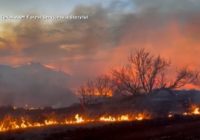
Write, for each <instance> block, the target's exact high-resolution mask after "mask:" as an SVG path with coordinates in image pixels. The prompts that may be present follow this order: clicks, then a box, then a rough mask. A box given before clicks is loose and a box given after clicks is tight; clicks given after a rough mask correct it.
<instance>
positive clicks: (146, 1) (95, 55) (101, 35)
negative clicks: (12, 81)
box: [0, 0, 200, 87]
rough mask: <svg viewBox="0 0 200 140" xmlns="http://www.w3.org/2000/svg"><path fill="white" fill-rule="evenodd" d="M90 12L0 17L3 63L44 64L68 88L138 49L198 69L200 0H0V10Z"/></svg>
mask: <svg viewBox="0 0 200 140" xmlns="http://www.w3.org/2000/svg"><path fill="white" fill-rule="evenodd" d="M27 14H29V15H48V16H60V15H88V19H87V20H67V21H64V22H63V21H62V22H59V21H58V22H55V21H53V22H44V21H43V20H31V21H30V20H22V21H19V20H17V21H16V20H15V21H14V20H11V21H5V20H4V21H2V20H1V21H0V63H1V64H6V65H10V66H11V67H13V68H14V67H16V66H20V65H24V64H26V63H28V62H37V63H41V64H42V65H44V66H45V67H48V68H50V69H56V70H62V71H64V72H66V73H67V74H69V75H70V76H71V78H70V83H69V85H70V87H77V86H78V85H79V84H81V83H83V81H85V80H87V79H88V78H92V77H95V76H96V75H99V74H102V73H105V72H107V71H109V69H110V68H113V67H116V66H118V65H122V64H124V63H126V62H127V56H128V54H129V53H130V52H131V51H132V50H134V49H135V48H141V47H143V48H147V49H149V50H151V51H152V52H153V53H156V54H158V53H159V54H161V55H162V56H163V57H166V58H167V59H170V60H171V62H172V64H173V66H174V68H176V67H178V66H183V65H186V66H189V65H190V66H192V67H196V68H200V61H199V54H200V46H199V45H200V26H199V25H200V1H199V0H84V1H81V0H56V1H55V0H35V1H33V0H9V1H8V0H0V15H1V16H14V15H27Z"/></svg>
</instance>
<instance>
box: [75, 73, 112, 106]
mask: <svg viewBox="0 0 200 140" xmlns="http://www.w3.org/2000/svg"><path fill="white" fill-rule="evenodd" d="M77 92H78V96H79V99H80V102H81V103H82V104H92V103H96V102H98V101H100V100H103V99H105V98H108V97H111V96H112V95H113V91H112V82H111V79H110V77H109V76H108V75H102V76H99V77H97V78H96V79H95V80H88V82H87V83H86V84H85V85H83V86H81V87H80V88H79V89H78V91H77Z"/></svg>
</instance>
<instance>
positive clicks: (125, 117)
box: [0, 113, 151, 132]
mask: <svg viewBox="0 0 200 140" xmlns="http://www.w3.org/2000/svg"><path fill="white" fill-rule="evenodd" d="M150 118H151V117H150V115H149V114H148V113H139V114H136V115H133V114H122V115H101V116H99V117H94V118H89V117H86V116H83V115H80V114H75V115H74V117H73V118H65V119H64V120H59V119H55V118H49V119H45V120H42V121H33V120H32V119H30V118H29V117H16V118H15V117H12V116H5V117H4V118H3V119H2V120H1V121H0V132H5V131H10V130H16V129H26V128H33V127H45V126H55V125H76V124H86V123H95V122H98V123H101V122H105V123H109V122H123V121H141V120H144V119H145V120H147V119H150Z"/></svg>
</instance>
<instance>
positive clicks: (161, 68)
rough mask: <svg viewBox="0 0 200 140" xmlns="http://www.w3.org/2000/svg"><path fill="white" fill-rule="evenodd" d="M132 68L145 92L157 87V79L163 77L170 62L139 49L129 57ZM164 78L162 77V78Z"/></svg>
mask: <svg viewBox="0 0 200 140" xmlns="http://www.w3.org/2000/svg"><path fill="white" fill-rule="evenodd" d="M129 62H130V64H131V66H132V69H134V70H135V72H136V75H137V76H138V78H139V79H138V80H139V82H140V84H141V86H142V88H143V89H144V91H145V92H146V93H150V92H152V90H153V89H155V88H159V87H158V81H159V79H160V77H161V78H163V76H164V74H165V71H166V69H167V68H168V67H169V66H170V63H169V62H168V61H167V60H165V59H163V58H161V57H160V56H154V55H151V53H150V52H148V51H146V50H145V49H139V50H137V51H136V52H135V53H132V54H131V55H130V57H129ZM163 80H164V79H163Z"/></svg>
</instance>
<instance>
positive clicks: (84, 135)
mask: <svg viewBox="0 0 200 140" xmlns="http://www.w3.org/2000/svg"><path fill="white" fill-rule="evenodd" d="M0 140H200V117H199V116H189V117H188V116H187V117H183V116H176V117H174V118H166V119H154V120H146V121H140V122H123V123H112V124H87V125H79V126H56V127H46V128H32V129H27V130H17V131H10V132H6V133H1V134H0Z"/></svg>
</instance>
